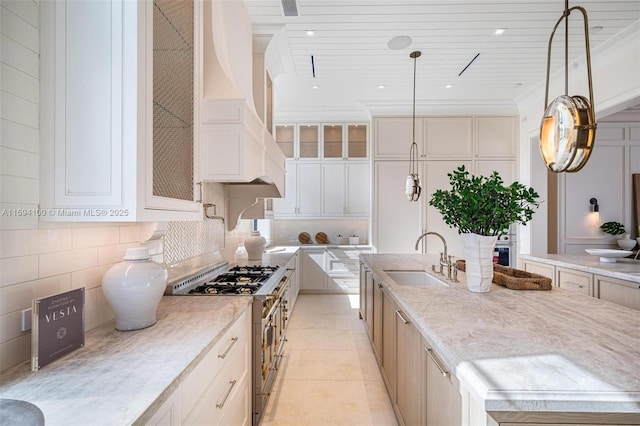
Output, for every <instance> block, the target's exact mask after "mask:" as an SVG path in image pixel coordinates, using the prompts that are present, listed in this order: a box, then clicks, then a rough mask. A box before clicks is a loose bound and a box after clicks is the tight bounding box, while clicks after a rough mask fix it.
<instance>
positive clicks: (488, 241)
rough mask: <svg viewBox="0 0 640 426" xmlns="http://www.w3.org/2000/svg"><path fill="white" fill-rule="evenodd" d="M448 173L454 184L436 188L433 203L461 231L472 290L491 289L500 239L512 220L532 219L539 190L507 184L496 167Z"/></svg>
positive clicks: (449, 222) (520, 221)
mask: <svg viewBox="0 0 640 426" xmlns="http://www.w3.org/2000/svg"><path fill="white" fill-rule="evenodd" d="M447 176H449V183H450V185H451V188H450V189H448V190H443V189H439V190H437V191H435V192H434V193H433V194H432V195H431V199H430V200H429V205H431V206H433V207H435V208H436V209H437V210H438V211H439V212H440V214H441V215H442V219H443V220H444V222H445V223H446V224H447V225H449V226H450V227H451V228H454V229H456V230H457V231H458V233H459V234H460V238H461V240H462V250H463V254H464V257H465V261H466V266H465V268H466V275H467V286H468V288H469V290H471V291H475V292H486V291H489V289H490V288H491V281H492V279H493V260H492V257H493V248H494V246H495V243H496V240H497V238H498V236H499V235H502V234H505V233H507V232H508V231H509V227H510V226H511V225H512V224H514V223H520V224H526V223H527V222H529V221H530V220H531V218H532V217H533V213H534V212H535V209H536V208H537V207H538V206H539V205H540V202H539V199H538V197H539V196H538V193H537V192H536V191H535V190H534V189H533V188H528V187H526V186H525V185H523V184H521V183H519V182H514V183H512V184H510V185H505V184H504V182H503V180H502V178H501V177H500V175H499V174H498V172H495V171H494V172H493V173H491V175H490V176H474V175H471V173H469V172H468V171H467V170H466V169H465V167H464V166H460V167H458V168H457V169H456V170H454V171H453V172H452V173H448V174H447Z"/></svg>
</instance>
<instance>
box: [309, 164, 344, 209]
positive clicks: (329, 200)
mask: <svg viewBox="0 0 640 426" xmlns="http://www.w3.org/2000/svg"><path fill="white" fill-rule="evenodd" d="M345 172H346V170H345V165H344V164H343V162H340V163H329V164H323V165H322V200H323V202H322V215H323V216H343V215H344V214H345V197H346V195H345V192H346V191H345V190H346V188H345V182H346V176H345ZM315 196H316V197H317V196H318V194H315Z"/></svg>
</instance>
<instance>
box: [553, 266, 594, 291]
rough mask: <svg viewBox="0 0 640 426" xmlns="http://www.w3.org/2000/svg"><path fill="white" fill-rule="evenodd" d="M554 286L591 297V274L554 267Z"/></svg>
mask: <svg viewBox="0 0 640 426" xmlns="http://www.w3.org/2000/svg"><path fill="white" fill-rule="evenodd" d="M556 285H557V286H558V287H560V288H563V289H565V290H568V291H572V292H574V293H580V294H584V295H585V296H593V295H594V292H593V274H590V273H587V272H582V271H576V270H573V269H567V268H563V267H560V266H557V267H556Z"/></svg>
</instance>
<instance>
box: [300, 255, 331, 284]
mask: <svg viewBox="0 0 640 426" xmlns="http://www.w3.org/2000/svg"><path fill="white" fill-rule="evenodd" d="M326 288H327V284H326V281H325V273H324V249H320V250H314V249H309V250H307V249H304V250H302V283H301V285H300V289H301V290H325V289H326Z"/></svg>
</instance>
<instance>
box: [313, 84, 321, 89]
mask: <svg viewBox="0 0 640 426" xmlns="http://www.w3.org/2000/svg"><path fill="white" fill-rule="evenodd" d="M318 87H320V86H318V85H317V84H314V85H313V86H311V88H312V89H317V88H318Z"/></svg>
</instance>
